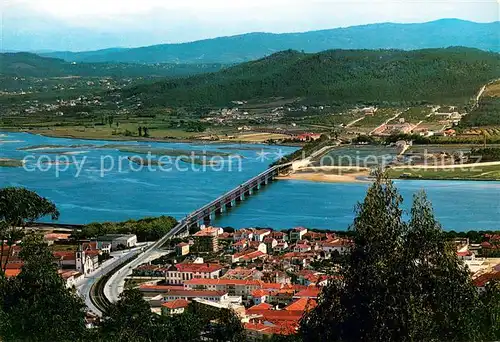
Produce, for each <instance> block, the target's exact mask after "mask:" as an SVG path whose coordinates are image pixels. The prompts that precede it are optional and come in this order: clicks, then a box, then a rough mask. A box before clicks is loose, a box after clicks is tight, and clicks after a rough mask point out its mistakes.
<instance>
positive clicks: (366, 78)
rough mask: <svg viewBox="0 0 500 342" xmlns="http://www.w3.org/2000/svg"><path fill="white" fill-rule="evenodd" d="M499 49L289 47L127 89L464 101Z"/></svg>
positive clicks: (149, 97)
mask: <svg viewBox="0 0 500 342" xmlns="http://www.w3.org/2000/svg"><path fill="white" fill-rule="evenodd" d="M499 62H500V57H499V55H498V54H496V53H489V52H484V51H480V50H476V49H470V48H461V47H456V48H447V49H426V50H416V51H401V50H378V51H373V50H331V51H325V52H321V53H317V54H305V53H299V52H295V51H284V52H280V53H277V54H274V55H271V56H269V57H266V58H264V59H260V60H257V61H253V62H248V63H244V64H240V65H237V66H235V67H232V68H229V69H225V70H222V71H220V72H217V73H211V74H204V75H198V76H193V77H189V78H184V79H176V80H167V81H162V82H157V83H154V84H148V85H139V86H136V87H133V88H128V89H124V90H123V91H122V95H123V97H126V98H129V99H130V98H132V99H135V100H138V101H140V102H141V103H142V104H143V105H145V106H150V107H154V106H164V105H189V106H198V105H203V106H207V105H226V104H227V103H229V102H230V101H235V100H251V99H263V98H270V97H284V98H296V97H300V98H302V99H303V100H304V101H305V102H322V103H340V104H343V103H370V102H373V103H384V102H385V103H388V104H392V103H398V104H401V103H416V102H429V103H432V102H439V103H442V102H443V101H462V102H467V101H468V99H469V98H470V97H471V96H472V95H473V94H474V93H476V92H477V90H478V89H479V88H480V87H481V86H482V85H483V84H485V83H486V82H488V81H489V80H491V79H493V78H496V77H498V76H500V67H499V66H500V64H499Z"/></svg>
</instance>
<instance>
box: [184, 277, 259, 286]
mask: <svg viewBox="0 0 500 342" xmlns="http://www.w3.org/2000/svg"><path fill="white" fill-rule="evenodd" d="M261 284H262V282H261V281H260V280H244V279H206V278H205V279H203V278H200V279H190V280H186V281H185V282H184V285H246V286H250V285H254V286H261Z"/></svg>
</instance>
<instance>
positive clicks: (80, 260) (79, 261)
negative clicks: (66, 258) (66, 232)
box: [75, 244, 86, 274]
mask: <svg viewBox="0 0 500 342" xmlns="http://www.w3.org/2000/svg"><path fill="white" fill-rule="evenodd" d="M75 267H76V270H77V271H78V272H80V273H81V274H85V271H86V270H85V251H84V250H83V249H82V245H81V244H79V245H78V249H77V250H76V260H75Z"/></svg>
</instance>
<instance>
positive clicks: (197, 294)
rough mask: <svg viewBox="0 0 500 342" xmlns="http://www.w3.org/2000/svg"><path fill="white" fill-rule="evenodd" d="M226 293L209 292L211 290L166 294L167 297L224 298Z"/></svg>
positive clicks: (180, 291)
mask: <svg viewBox="0 0 500 342" xmlns="http://www.w3.org/2000/svg"><path fill="white" fill-rule="evenodd" d="M226 294H227V292H226V291H209V290H184V289H182V290H168V291H167V292H165V296H177V297H190V298H196V297H222V296H224V295H226Z"/></svg>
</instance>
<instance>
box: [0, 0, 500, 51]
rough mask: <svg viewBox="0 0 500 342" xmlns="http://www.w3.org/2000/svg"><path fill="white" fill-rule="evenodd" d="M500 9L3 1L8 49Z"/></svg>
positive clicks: (445, 3)
mask: <svg viewBox="0 0 500 342" xmlns="http://www.w3.org/2000/svg"><path fill="white" fill-rule="evenodd" d="M499 6H500V5H499V1H498V0H474V1H473V0H371V1H361V0H0V13H1V17H0V29H1V31H0V37H1V41H0V49H1V50H15V51H45V50H69V51H85V50H96V49H102V48H110V47H137V46H147V45H153V44H161V43H180V42H189V41H194V40H199V39H206V38H214V37H219V36H228V35H235V34H242V33H248V32H274V33H282V32H303V31H310V30H318V29H327V28H336V27H346V26H353V25H362V24H371V23H380V22H397V23H418V22H426V21H431V20H436V19H441V18H459V19H465V20H471V21H476V22H492V21H498V20H499V18H500V7H499Z"/></svg>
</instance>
